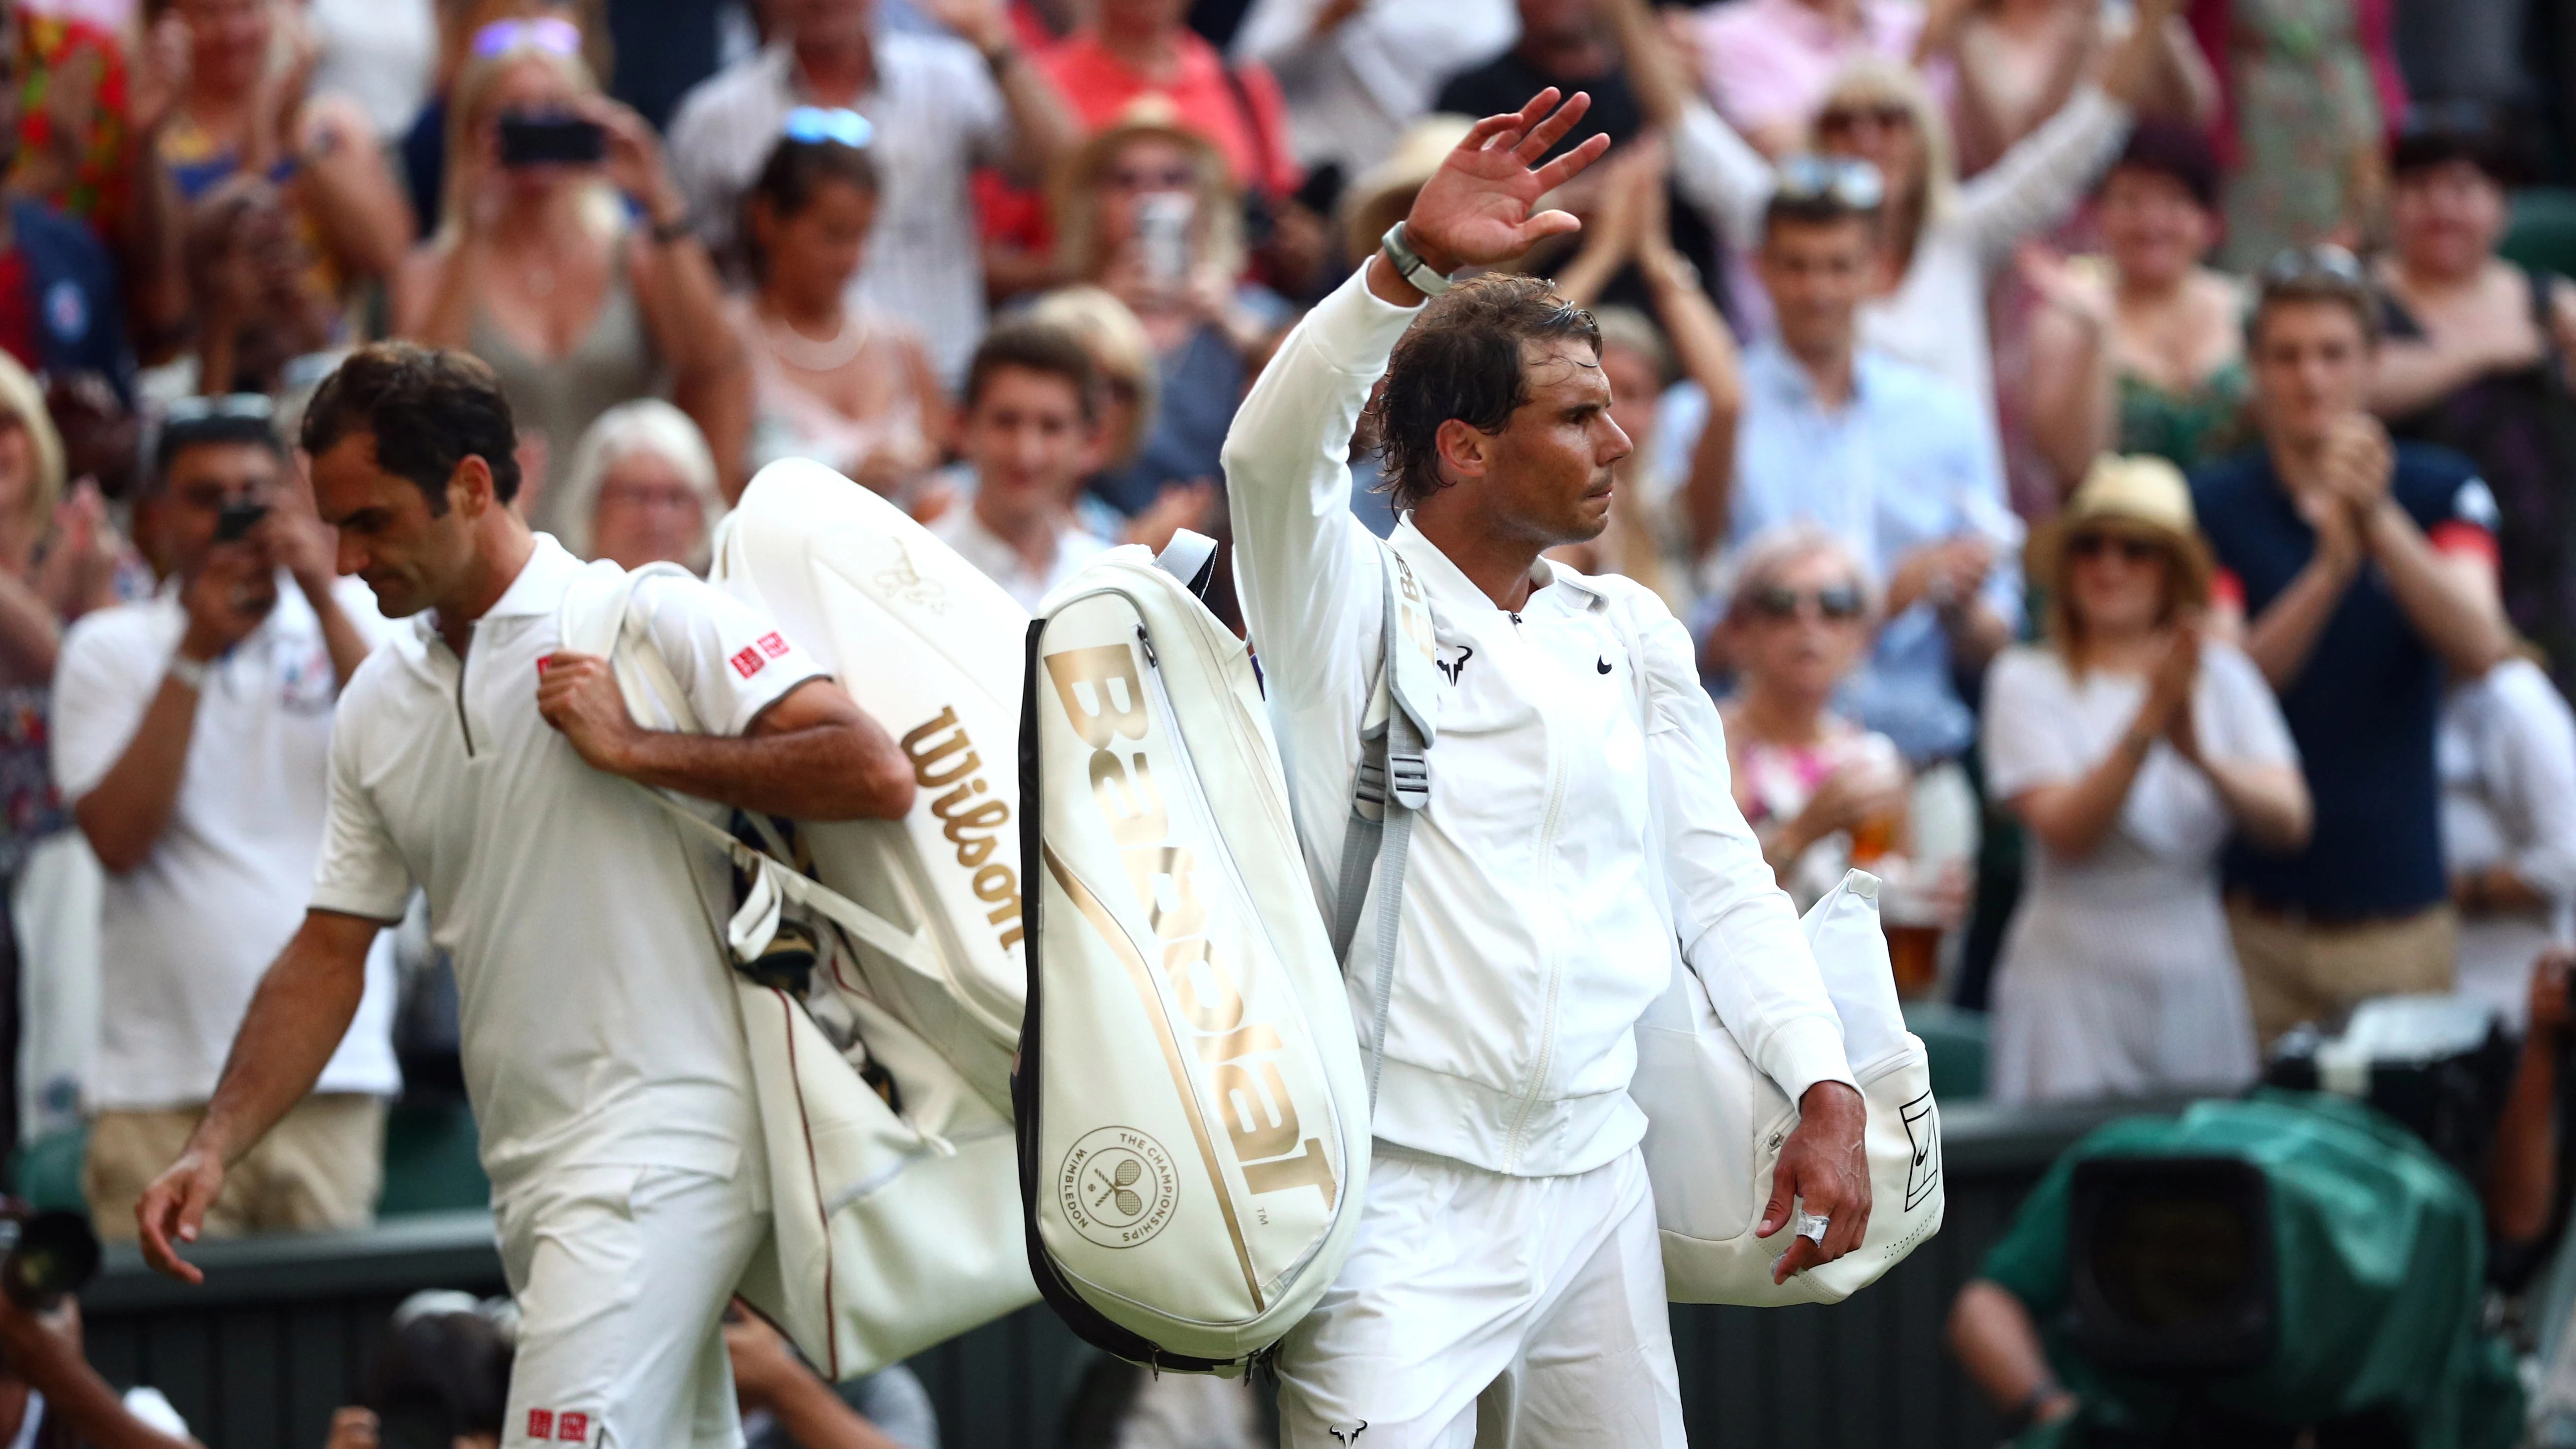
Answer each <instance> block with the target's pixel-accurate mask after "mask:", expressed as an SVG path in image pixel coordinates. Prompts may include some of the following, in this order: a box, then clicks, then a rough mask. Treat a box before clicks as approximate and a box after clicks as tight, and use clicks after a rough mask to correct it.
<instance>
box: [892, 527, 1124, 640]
mask: <svg viewBox="0 0 2576 1449" xmlns="http://www.w3.org/2000/svg"><path fill="white" fill-rule="evenodd" d="M930 533H931V536H932V537H934V538H936V539H938V540H939V541H940V542H941V543H944V544H946V545H948V546H949V547H950V548H953V549H955V550H957V554H958V557H960V558H963V559H964V560H966V561H967V562H968V563H970V564H973V565H974V566H975V567H976V568H977V569H978V570H980V571H981V572H982V573H983V575H984V577H986V578H988V579H991V580H992V581H993V582H995V583H997V584H1000V585H1001V586H1002V591H1003V592H1004V593H1006V594H1009V595H1010V596H1011V597H1012V598H1014V599H1017V600H1019V604H1020V607H1021V608H1023V609H1026V610H1028V611H1029V612H1030V613H1032V614H1034V613H1036V612H1037V610H1038V605H1040V604H1042V603H1044V602H1046V596H1047V595H1049V594H1051V593H1054V592H1055V589H1056V585H1058V584H1061V583H1063V582H1064V581H1065V580H1066V579H1069V578H1072V577H1073V576H1074V574H1075V573H1076V572H1078V571H1079V570H1080V569H1081V568H1082V566H1083V565H1084V564H1087V563H1089V562H1091V561H1092V560H1093V559H1095V558H1098V557H1100V555H1102V554H1104V553H1106V552H1108V551H1109V550H1110V549H1111V548H1112V547H1114V546H1115V545H1113V544H1111V543H1110V542H1109V540H1107V539H1105V538H1102V537H1101V536H1100V535H1098V534H1096V533H1093V532H1092V531H1090V530H1089V529H1087V528H1084V527H1083V526H1082V525H1081V524H1079V523H1076V522H1074V521H1073V520H1072V519H1070V518H1068V519H1066V520H1065V522H1064V526H1063V527H1061V528H1059V529H1058V530H1056V536H1055V558H1054V560H1053V561H1051V562H1050V563H1049V564H1048V565H1047V566H1046V567H1045V568H1043V569H1035V568H1031V567H1029V561H1028V558H1027V557H1026V556H1025V555H1023V554H1022V553H1021V552H1020V551H1019V550H1018V549H1016V548H1013V547H1012V546H1011V544H1010V542H1009V540H1007V539H1004V538H1003V537H1002V536H1001V535H999V534H997V533H995V532H993V530H991V529H989V528H986V527H985V526H984V520H982V519H980V518H977V517H976V516H975V503H974V500H972V499H966V500H962V501H960V502H959V503H958V504H957V505H956V506H954V507H952V508H950V509H949V510H948V511H947V512H946V513H943V514H941V515H939V516H938V517H937V518H935V519H933V520H931V523H930Z"/></svg>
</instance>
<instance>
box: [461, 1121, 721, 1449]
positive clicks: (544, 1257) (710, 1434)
mask: <svg viewBox="0 0 2576 1449" xmlns="http://www.w3.org/2000/svg"><path fill="white" fill-rule="evenodd" d="M756 1176H757V1173H756V1172H752V1171H745V1172H742V1173H738V1174H736V1175H735V1176H733V1177H730V1178H727V1177H719V1176H716V1175H713V1174H710V1173H705V1172H696V1171H691V1170H688V1169H685V1168H672V1167H575V1168H564V1169H558V1170H556V1171H554V1172H551V1173H549V1174H548V1175H547V1176H546V1177H545V1178H544V1179H543V1180H542V1181H541V1182H539V1183H537V1184H535V1185H533V1186H531V1187H530V1188H529V1189H528V1190H527V1191H525V1192H523V1193H517V1194H513V1195H512V1197H511V1199H510V1200H509V1201H507V1202H504V1203H502V1204H500V1205H499V1208H498V1216H499V1227H500V1231H501V1263H502V1267H503V1269H504V1270H505V1271H506V1272H507V1273H508V1274H509V1278H510V1291H511V1292H512V1293H513V1294H514V1295H516V1296H517V1298H518V1302H519V1349H518V1355H517V1357H516V1359H515V1360H514V1362H513V1364H512V1366H511V1371H510V1409H509V1416H508V1418H506V1419H505V1420H504V1421H503V1423H502V1433H501V1442H502V1444H503V1445H505V1446H518V1445H526V1446H530V1449H534V1446H536V1445H540V1444H543V1445H546V1446H549V1449H560V1446H563V1445H567V1444H586V1445H589V1446H592V1449H738V1446H740V1445H741V1444H742V1442H743V1438H742V1423H741V1420H740V1418H739V1416H738V1415H737V1413H736V1412H735V1408H734V1396H733V1368H732V1365H731V1364H730V1363H729V1362H727V1360H726V1358H725V1347H724V1333H723V1320H724V1310H725V1305H726V1303H728V1302H729V1301H731V1299H732V1296H733V1290H734V1284H735V1283H736V1282H737V1281H739V1280H740V1279H741V1277H742V1274H743V1269H744V1268H745V1266H747V1265H748V1264H749V1263H750V1261H751V1256H752V1254H753V1252H754V1251H756V1250H757V1249H758V1248H759V1247H760V1245H761V1243H762V1241H763V1239H764V1238H765V1237H766V1235H767V1233H768V1231H769V1216H768V1213H767V1211H766V1210H765V1208H764V1206H763V1205H762V1204H761V1202H760V1201H759V1200H758V1199H757V1197H756V1196H755V1194H754V1189H753V1188H752V1187H751V1186H750V1182H751V1180H752V1179H753V1178H754V1177H756Z"/></svg>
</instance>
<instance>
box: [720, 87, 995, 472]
mask: <svg viewBox="0 0 2576 1449" xmlns="http://www.w3.org/2000/svg"><path fill="white" fill-rule="evenodd" d="M870 129H871V128H870V127H869V125H868V122H867V119H866V118H865V117H863V116H861V115H859V114H858V113H857V112H856V111H819V110H810V109H809V110H798V111H790V112H788V114H787V132H786V134H785V135H784V136H782V137H780V138H779V142H778V147H777V149H776V150H773V151H771V152H770V153H769V162H768V164H767V165H765V166H763V167H762V168H761V172H760V179H759V180H757V181H755V182H753V183H752V188H751V193H750V196H749V197H748V199H747V200H746V201H745V203H744V211H745V220H746V221H747V222H748V224H749V234H750V241H751V249H750V250H751V259H752V273H753V276H754V277H755V278H756V279H757V285H758V288H759V290H757V291H755V292H753V293H751V294H750V295H749V296H745V297H740V298H736V299H735V300H733V301H732V302H730V303H728V304H727V311H728V314H729V315H730V316H731V318H732V319H733V324H734V327H735V330H736V331H738V332H739V333H740V334H741V336H742V347H743V352H744V354H745V355H746V356H748V357H749V358H750V360H751V375H752V383H753V399H754V406H755V409H756V413H757V418H756V421H755V422H754V424H753V430H752V459H753V462H754V464H755V465H757V464H761V463H767V462H769V461H771V460H772V459H776V458H788V457H794V458H812V459H814V460H816V461H817V462H821V463H824V464H827V465H828V466H830V467H832V468H835V469H837V470H839V471H840V472H842V473H846V474H848V475H849V476H850V477H852V478H855V479H857V480H858V481H859V482H861V483H863V484H865V485H867V486H868V487H870V488H873V489H875V490H876V491H877V492H879V493H883V494H887V495H890V496H891V495H893V494H895V493H896V492H898V490H900V489H901V488H902V487H903V486H904V485H905V484H906V483H908V482H910V481H911V480H912V479H913V478H915V477H916V476H918V475H919V474H921V473H922V472H924V471H925V470H927V469H928V468H930V467H931V466H932V465H933V464H935V463H937V462H938V461H939V444H938V443H937V442H935V441H933V440H934V439H944V438H945V437H946V436H947V434H948V416H947V414H948V406H947V401H946V399H945V397H944V396H943V395H942V392H941V389H940V382H939V374H938V371H937V369H936V368H935V366H934V365H933V364H932V362H931V360H930V352H929V349H928V348H927V347H926V346H925V345H924V344H923V342H922V338H921V334H920V333H919V332H917V331H915V330H914V328H913V326H912V324H911V323H909V322H906V321H904V320H902V319H901V318H899V317H896V316H893V315H891V314H889V313H887V312H885V311H883V310H881V309H880V308H878V307H877V306H876V305H875V304H874V303H872V302H868V301H866V300H864V299H862V298H858V297H855V296H853V295H852V293H851V289H850V279H851V278H853V277H855V276H857V275H858V273H859V270H860V267H861V264H862V260H863V258H864V257H865V256H866V252H867V243H868V237H869V235H870V234H871V233H872V232H873V231H874V229H875V227H876V223H877V217H878V209H877V173H876V167H875V165H874V164H873V163H872V162H871V160H870V159H869V154H868V149H867V144H868V141H869V139H870V134H869V133H870Z"/></svg>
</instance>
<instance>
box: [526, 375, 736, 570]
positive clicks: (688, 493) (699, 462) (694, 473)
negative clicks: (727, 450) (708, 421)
mask: <svg viewBox="0 0 2576 1449" xmlns="http://www.w3.org/2000/svg"><path fill="white" fill-rule="evenodd" d="M557 512H558V514H559V515H560V516H561V518H562V520H563V527H564V531H563V536H562V538H561V539H560V540H559V542H561V543H562V544H563V546H564V547H566V548H568V549H571V550H572V551H573V553H574V554H575V555H577V556H579V557H581V558H586V559H603V558H604V559H607V560H609V561H610V562H612V563H614V564H616V565H617V566H618V567H619V568H622V569H628V570H634V569H640V568H642V567H644V565H646V564H649V563H675V564H678V565H680V566H681V567H683V568H686V569H689V570H690V571H692V572H694V573H701V574H703V573H705V572H706V571H707V565H708V563H709V562H710V561H711V557H712V555H711V547H712V545H713V542H714V539H715V531H716V525H717V524H718V523H720V522H722V521H723V519H724V515H725V496H724V492H723V490H722V489H720V488H719V487H718V486H717V484H716V460H715V457H714V455H713V454H711V453H709V452H708V451H707V440H706V436H705V435H704V434H702V433H700V432H699V431H698V425H697V424H696V423H693V422H691V421H689V415H688V414H687V413H684V412H682V411H680V410H679V409H678V408H675V407H673V406H671V405H670V404H669V403H666V402H664V401H662V400H661V399H660V398H650V397H648V398H638V399H636V400H635V401H633V402H623V403H619V404H618V405H617V406H615V407H613V408H610V409H609V410H608V411H606V412H604V413H601V414H600V415H599V421H597V422H595V423H592V424H591V425H590V431H589V432H586V433H584V434H582V435H581V443H580V445H579V446H578V447H576V448H574V449H573V453H572V465H571V467H569V468H568V469H566V470H565V473H564V481H563V489H562V498H561V502H560V506H559V508H558V509H557Z"/></svg>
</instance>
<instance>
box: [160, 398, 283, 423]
mask: <svg viewBox="0 0 2576 1449" xmlns="http://www.w3.org/2000/svg"><path fill="white" fill-rule="evenodd" d="M276 415H277V404H276V403H274V402H271V401H270V400H269V397H268V394H266V393H259V392H228V393H224V394H222V395H220V396H216V397H183V398H178V399H175V400H173V401H172V402H171V404H170V405H169V406H168V407H166V408H163V409H162V410H161V421H162V424H163V425H164V426H165V427H180V426H184V425H185V424H188V423H202V422H209V421H212V420H213V419H216V418H244V419H248V420H250V421H253V422H262V423H264V422H267V421H268V420H269V419H271V418H273V417H275V416H276Z"/></svg>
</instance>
